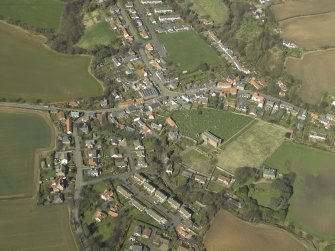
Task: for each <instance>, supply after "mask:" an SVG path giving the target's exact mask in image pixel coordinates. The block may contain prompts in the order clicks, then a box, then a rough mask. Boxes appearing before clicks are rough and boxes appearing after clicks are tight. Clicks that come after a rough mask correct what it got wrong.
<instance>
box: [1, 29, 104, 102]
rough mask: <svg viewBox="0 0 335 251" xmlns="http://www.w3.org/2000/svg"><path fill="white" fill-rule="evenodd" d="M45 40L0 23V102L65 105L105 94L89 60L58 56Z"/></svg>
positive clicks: (79, 57)
mask: <svg viewBox="0 0 335 251" xmlns="http://www.w3.org/2000/svg"><path fill="white" fill-rule="evenodd" d="M42 40H43V39H42V38H41V37H38V36H34V35H32V34H29V33H26V32H23V31H21V30H19V29H16V28H13V27H12V26H9V25H6V24H3V23H0V41H1V47H0V83H1V89H0V98H7V99H15V98H22V99H24V100H26V101H32V100H37V99H41V100H45V101H64V100H69V99H73V98H80V97H82V98H86V97H92V96H98V95H100V94H101V93H102V87H101V85H100V84H99V83H98V82H97V81H96V80H95V79H94V78H93V77H92V76H91V75H90V74H89V72H88V67H89V63H90V57H88V56H70V55H63V54H58V53H55V52H53V51H51V50H49V49H48V48H47V47H46V46H45V45H44V44H43V41H42Z"/></svg>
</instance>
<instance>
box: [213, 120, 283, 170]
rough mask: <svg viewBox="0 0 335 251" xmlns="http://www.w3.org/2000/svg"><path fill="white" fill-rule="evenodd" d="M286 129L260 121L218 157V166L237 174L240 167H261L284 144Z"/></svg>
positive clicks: (226, 147) (227, 146)
mask: <svg viewBox="0 0 335 251" xmlns="http://www.w3.org/2000/svg"><path fill="white" fill-rule="evenodd" d="M286 132H287V130H286V129H284V128H282V127H278V126H276V125H272V124H269V123H266V122H264V121H258V122H257V123H256V124H255V125H253V126H252V127H251V128H250V129H248V130H246V131H245V132H244V133H242V134H241V135H239V136H238V137H237V138H236V139H235V140H234V141H233V142H231V143H229V144H228V145H226V146H225V148H224V149H223V150H222V152H221V153H219V155H218V166H219V167H221V168H223V169H226V170H229V171H231V172H235V170H236V169H237V168H239V167H245V166H249V167H260V166H261V165H262V164H263V162H264V161H265V160H266V159H267V158H268V157H270V156H271V155H272V153H273V152H274V151H275V150H276V149H277V148H278V147H279V146H280V145H281V144H282V142H283V141H284V138H285V133H286Z"/></svg>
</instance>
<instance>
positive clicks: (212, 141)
mask: <svg viewBox="0 0 335 251" xmlns="http://www.w3.org/2000/svg"><path fill="white" fill-rule="evenodd" d="M201 138H202V139H203V140H204V143H205V144H206V145H211V146H213V147H215V148H217V147H219V145H220V144H221V143H222V139H220V138H219V137H216V136H215V135H214V134H212V133H211V132H209V131H207V132H204V133H202V134H201Z"/></svg>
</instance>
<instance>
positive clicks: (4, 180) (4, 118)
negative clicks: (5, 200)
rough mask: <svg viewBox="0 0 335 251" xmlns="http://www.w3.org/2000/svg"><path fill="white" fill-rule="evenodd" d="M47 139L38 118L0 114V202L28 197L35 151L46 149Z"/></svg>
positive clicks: (7, 112) (47, 133) (45, 127)
mask: <svg viewBox="0 0 335 251" xmlns="http://www.w3.org/2000/svg"><path fill="white" fill-rule="evenodd" d="M51 135H52V133H51V129H50V127H49V125H48V124H47V123H46V121H45V120H44V118H43V117H41V116H40V115H37V114H35V113H28V112H25V113H24V112H15V111H12V110H0V159H1V165H0V198H1V197H4V196H8V197H10V196H32V193H33V190H35V189H33V180H34V170H35V169H36V168H38V167H39V163H37V162H38V161H37V159H36V157H38V156H36V150H37V149H40V148H46V147H49V145H50V144H51ZM37 155H38V154H37ZM36 165H37V166H36ZM34 192H35V191H34Z"/></svg>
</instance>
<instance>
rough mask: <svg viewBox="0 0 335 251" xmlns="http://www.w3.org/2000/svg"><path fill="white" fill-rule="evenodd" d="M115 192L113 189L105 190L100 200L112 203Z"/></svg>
mask: <svg viewBox="0 0 335 251" xmlns="http://www.w3.org/2000/svg"><path fill="white" fill-rule="evenodd" d="M113 194H114V193H113V191H112V189H105V191H103V192H102V194H101V195H100V198H101V199H102V200H104V201H112V199H113Z"/></svg>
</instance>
